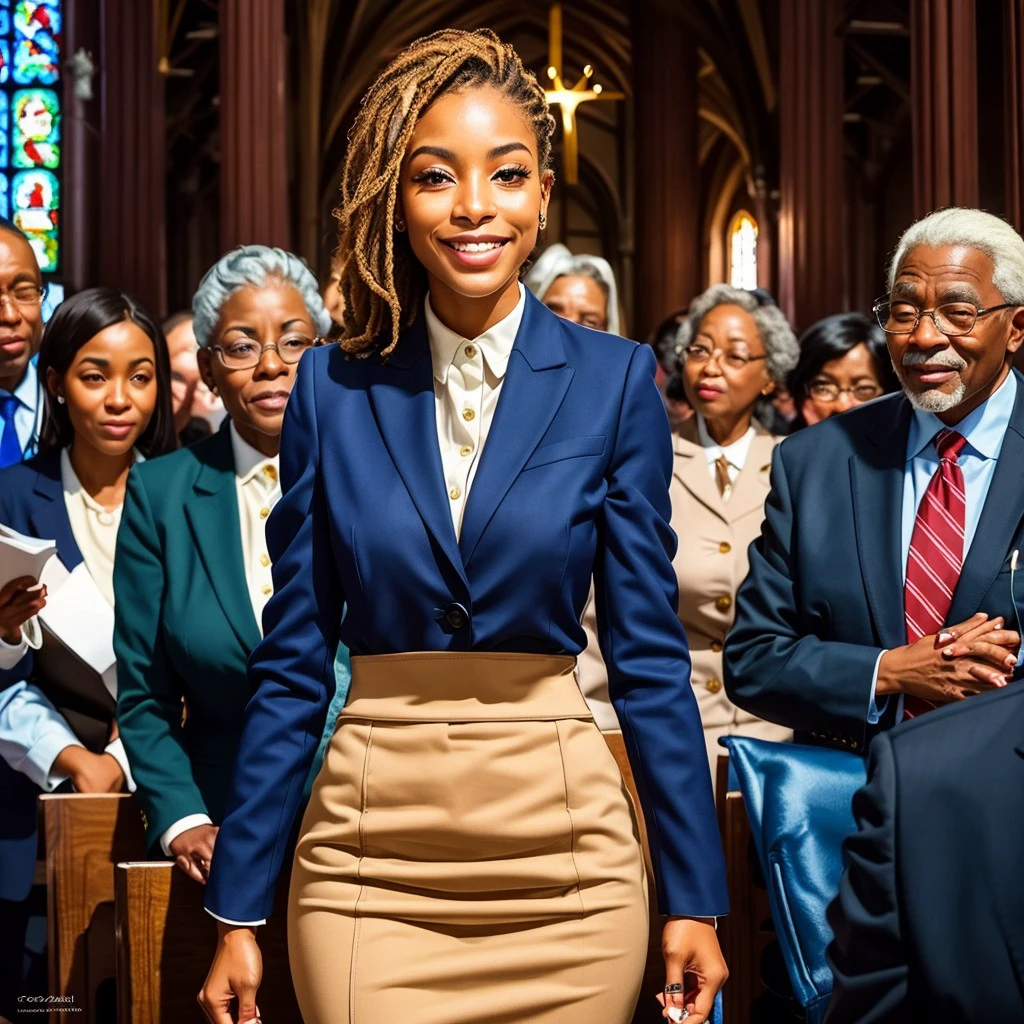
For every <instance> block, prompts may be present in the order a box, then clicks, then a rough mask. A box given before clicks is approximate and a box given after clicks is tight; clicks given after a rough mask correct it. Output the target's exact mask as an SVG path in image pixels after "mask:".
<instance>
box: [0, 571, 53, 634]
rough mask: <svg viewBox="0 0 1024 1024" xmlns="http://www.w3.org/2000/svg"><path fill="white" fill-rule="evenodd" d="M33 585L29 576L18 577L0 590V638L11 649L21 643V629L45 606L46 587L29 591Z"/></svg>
mask: <svg viewBox="0 0 1024 1024" xmlns="http://www.w3.org/2000/svg"><path fill="white" fill-rule="evenodd" d="M35 585H36V581H35V580H34V579H32V577H31V576H19V577H18V578H17V579H13V580H9V581H8V582H7V583H5V584H4V586H3V587H2V588H0V638H2V639H3V641H4V643H6V644H10V645H11V646H12V647H16V646H17V645H18V644H20V643H21V627H22V626H23V625H25V623H26V622H28V620H29V619H31V618H32V616H33V615H38V614H39V612H41V611H42V610H43V606H44V605H45V604H46V587H40V588H39V589H38V590H30V589H29V588H30V587H34V586H35Z"/></svg>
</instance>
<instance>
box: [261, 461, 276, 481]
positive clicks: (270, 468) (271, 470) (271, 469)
mask: <svg viewBox="0 0 1024 1024" xmlns="http://www.w3.org/2000/svg"><path fill="white" fill-rule="evenodd" d="M263 472H264V473H265V474H266V475H267V476H268V477H270V479H271V480H276V479H277V470H276V469H274V467H273V466H271V465H270V464H269V463H268V464H267V465H266V466H264V467H263Z"/></svg>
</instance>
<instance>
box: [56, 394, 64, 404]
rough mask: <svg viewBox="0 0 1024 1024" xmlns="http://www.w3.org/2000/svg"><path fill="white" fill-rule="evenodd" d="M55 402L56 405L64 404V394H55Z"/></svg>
mask: <svg viewBox="0 0 1024 1024" xmlns="http://www.w3.org/2000/svg"><path fill="white" fill-rule="evenodd" d="M57 404H58V405H63V404H64V396H63V395H58V396H57Z"/></svg>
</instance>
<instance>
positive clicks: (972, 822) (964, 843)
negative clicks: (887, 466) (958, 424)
mask: <svg viewBox="0 0 1024 1024" xmlns="http://www.w3.org/2000/svg"><path fill="white" fill-rule="evenodd" d="M1017 465H1018V467H1019V466H1020V463H1019V462H1018V464H1017ZM1022 802H1024V686H1021V685H1020V684H1017V685H1015V686H1008V687H1006V688H1005V689H1003V690H998V691H996V692H995V693H989V694H982V695H980V696H978V697H972V698H970V699H969V700H966V701H964V702H963V703H959V704H956V705H954V706H952V707H947V708H941V709H939V710H938V711H934V712H932V713H930V714H928V715H924V716H922V717H921V718H918V719H916V720H915V721H913V722H909V723H907V724H906V725H905V726H902V727H901V728H899V729H895V730H893V731H892V732H889V733H886V734H885V735H883V736H879V737H878V738H877V739H875V741H874V742H873V743H872V744H871V754H870V758H869V764H868V783H867V785H866V786H865V787H864V788H863V789H862V790H861V791H860V792H859V793H858V794H857V796H856V797H855V798H854V802H853V811H854V815H855V817H856V818H857V822H858V825H859V831H858V832H856V833H855V834H854V835H852V836H851V837H850V838H849V839H847V841H846V845H845V848H844V859H845V861H846V874H845V875H844V876H843V880H842V882H841V884H840V886H839V896H838V898H837V899H836V901H835V902H834V903H833V904H832V905H831V906H830V907H829V911H828V921H829V925H830V926H831V928H832V931H833V933H834V935H835V940H834V941H833V942H832V944H831V945H830V946H829V949H828V957H829V962H830V964H831V966H832V973H833V975H834V978H835V984H834V987H833V990H832V1002H831V1004H830V1006H829V1012H828V1014H827V1016H826V1018H825V1020H826V1022H827V1024H853V1022H855V1021H856V1022H858V1024H868V1022H871V1024H883V1022H885V1024H902V1022H904V1021H929V1022H935V1024H942V1022H948V1024H954V1022H956V1024H983V1022H986V1024H987V1022H989V1021H991V1022H993V1024H994V1022H996V1021H1021V1020H1024V885H1021V851H1024V815H1021V813H1020V807H1021V804H1022Z"/></svg>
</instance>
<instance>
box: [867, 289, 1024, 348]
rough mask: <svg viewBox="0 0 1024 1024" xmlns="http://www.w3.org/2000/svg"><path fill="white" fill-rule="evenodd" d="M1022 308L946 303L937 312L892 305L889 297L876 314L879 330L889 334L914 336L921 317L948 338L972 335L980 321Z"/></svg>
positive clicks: (904, 304) (877, 303) (877, 305)
mask: <svg viewBox="0 0 1024 1024" xmlns="http://www.w3.org/2000/svg"><path fill="white" fill-rule="evenodd" d="M1016 308H1018V304H1017V303H1014V302H1004V303H1002V304H1001V305H999V306H988V307H987V308H985V309H978V307H977V306H975V305H974V303H973V302H944V303H943V304H942V305H941V306H936V307H935V308H934V309H918V308H917V306H915V305H914V304H913V303H912V302H902V301H901V302H892V301H890V300H889V298H888V297H882V298H880V299H877V300H876V301H875V304H874V306H872V310H873V312H874V314H875V319H876V320H877V321H878V326H879V327H881V328H882V330H883V331H885V333H886V334H913V332H914V331H916V330H917V325H918V324H919V323H920V322H921V317H923V316H930V317H931V318H932V323H933V324H935V329H936V330H937V331H938V332H939V333H940V334H945V335H946V337H948V338H956V337H959V336H960V335H961V334H970V333H971V331H973V330H974V325H975V324H976V323H977V321H978V317H982V316H987V315H988V314H989V313H995V312H996V311H997V310H1000V309H1016Z"/></svg>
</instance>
